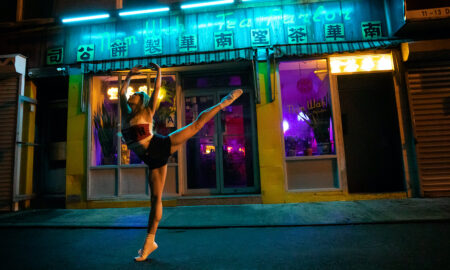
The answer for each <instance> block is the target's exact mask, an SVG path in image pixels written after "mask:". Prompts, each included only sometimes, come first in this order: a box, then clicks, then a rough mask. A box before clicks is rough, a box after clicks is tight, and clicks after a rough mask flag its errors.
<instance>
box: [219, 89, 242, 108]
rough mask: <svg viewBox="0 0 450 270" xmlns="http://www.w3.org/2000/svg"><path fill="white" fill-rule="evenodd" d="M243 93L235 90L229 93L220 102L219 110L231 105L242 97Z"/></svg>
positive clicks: (240, 90)
mask: <svg viewBox="0 0 450 270" xmlns="http://www.w3.org/2000/svg"><path fill="white" fill-rule="evenodd" d="M242 93H243V91H242V89H236V90H233V91H231V92H230V93H229V94H228V95H226V96H225V97H224V98H222V100H221V101H220V108H222V109H223V108H225V107H227V106H229V105H230V104H231V103H233V102H234V101H235V100H236V99H237V98H238V97H240V96H241V95H242Z"/></svg>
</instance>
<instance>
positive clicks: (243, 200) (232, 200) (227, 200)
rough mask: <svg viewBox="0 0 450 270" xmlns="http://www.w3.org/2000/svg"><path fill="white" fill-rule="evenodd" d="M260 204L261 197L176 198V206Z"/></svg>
mask: <svg viewBox="0 0 450 270" xmlns="http://www.w3.org/2000/svg"><path fill="white" fill-rule="evenodd" d="M239 204H262V198H261V195H218V196H189V197H181V198H177V206H191V205H239Z"/></svg>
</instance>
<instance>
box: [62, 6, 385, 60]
mask: <svg viewBox="0 0 450 270" xmlns="http://www.w3.org/2000/svg"><path fill="white" fill-rule="evenodd" d="M385 25H386V23H385V15H384V6H383V4H380V3H379V1H360V0H348V1H347V0H343V1H336V2H324V3H311V4H304V5H280V6H269V7H251V8H250V7H249V8H239V9H236V10H219V11H216V12H203V13H186V14H180V13H178V15H166V16H162V17H149V18H144V19H137V20H136V19H135V20H118V21H116V22H110V23H103V24H85V25H78V26H71V27H67V28H66V30H67V31H68V33H67V34H66V37H65V40H64V43H65V44H61V46H64V57H63V59H64V63H66V64H69V63H75V62H83V61H93V60H107V59H121V58H134V57H144V56H155V55H156V56H157V55H173V54H183V53H190V52H202V51H215V50H228V49H238V48H249V47H258V46H272V45H281V44H303V43H317V42H334V41H353V40H367V39H380V38H383V36H385V33H386V32H387V31H386V30H385ZM88 48H89V50H88ZM81 49H83V50H82V51H80V50H81ZM77 52H78V53H77ZM81 55H83V57H81Z"/></svg>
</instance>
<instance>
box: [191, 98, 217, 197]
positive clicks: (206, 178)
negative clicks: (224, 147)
mask: <svg viewBox="0 0 450 270" xmlns="http://www.w3.org/2000/svg"><path fill="white" fill-rule="evenodd" d="M215 101H216V96H215V94H213V95H211V94H196V95H192V96H189V95H186V97H185V123H186V125H188V124H190V123H192V122H193V121H194V120H195V119H197V117H198V115H199V114H200V113H201V112H202V111H203V110H205V109H207V108H209V107H211V106H213V105H214V104H215V103H216V102H215ZM216 118H217V116H216V117H215V118H213V119H211V120H210V121H209V122H208V123H206V125H205V126H203V128H202V129H201V130H200V131H199V132H198V133H197V134H195V136H194V137H192V138H191V139H189V140H188V141H187V142H186V166H187V169H186V171H187V189H188V190H196V191H197V192H199V193H208V192H209V193H217V192H218V191H217V181H216V179H217V173H218V172H217V170H216V168H217V161H216V156H217V155H216V149H217V133H216V129H217V126H216V122H217V121H216Z"/></svg>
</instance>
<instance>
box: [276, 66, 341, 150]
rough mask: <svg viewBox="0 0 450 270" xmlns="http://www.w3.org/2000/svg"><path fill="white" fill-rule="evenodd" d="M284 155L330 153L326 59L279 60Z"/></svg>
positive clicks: (329, 104)
mask: <svg viewBox="0 0 450 270" xmlns="http://www.w3.org/2000/svg"><path fill="white" fill-rule="evenodd" d="M279 70H280V82H281V98H282V106H283V123H282V124H283V133H284V142H285V152H286V156H312V155H329V154H334V153H335V149H334V138H333V122H332V115H331V99H330V85H329V79H328V70H327V62H326V60H308V61H295V62H281V63H280V67H279Z"/></svg>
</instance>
